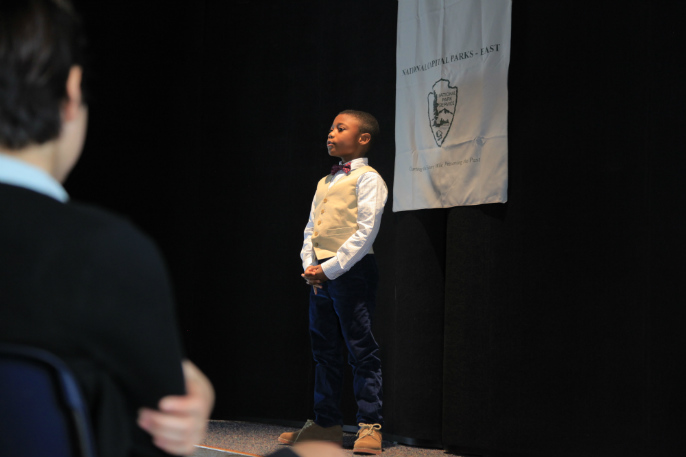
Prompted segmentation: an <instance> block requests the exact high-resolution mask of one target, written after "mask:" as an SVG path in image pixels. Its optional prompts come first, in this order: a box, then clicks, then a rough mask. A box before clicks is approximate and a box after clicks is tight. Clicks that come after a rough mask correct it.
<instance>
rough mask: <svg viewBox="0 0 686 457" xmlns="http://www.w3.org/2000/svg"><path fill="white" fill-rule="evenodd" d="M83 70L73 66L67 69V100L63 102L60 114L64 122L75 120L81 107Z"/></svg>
mask: <svg viewBox="0 0 686 457" xmlns="http://www.w3.org/2000/svg"><path fill="white" fill-rule="evenodd" d="M82 73H83V70H82V69H81V67H80V66H78V65H74V66H72V67H71V69H69V76H68V77H67V98H66V100H65V101H64V105H63V108H62V113H63V116H64V122H69V121H71V120H73V119H75V118H76V117H77V115H78V112H79V108H80V107H81V102H82V98H81V77H82Z"/></svg>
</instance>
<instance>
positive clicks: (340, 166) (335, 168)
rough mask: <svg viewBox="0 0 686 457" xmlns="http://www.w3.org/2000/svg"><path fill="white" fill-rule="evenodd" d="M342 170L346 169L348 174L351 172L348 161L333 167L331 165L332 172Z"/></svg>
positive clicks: (333, 173)
mask: <svg viewBox="0 0 686 457" xmlns="http://www.w3.org/2000/svg"><path fill="white" fill-rule="evenodd" d="M340 170H343V171H345V174H346V175H347V174H348V173H350V164H349V163H346V164H345V165H334V166H333V167H331V174H332V175H335V174H336V173H338V172H339V171H340Z"/></svg>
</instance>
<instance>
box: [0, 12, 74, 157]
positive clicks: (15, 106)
mask: <svg viewBox="0 0 686 457" xmlns="http://www.w3.org/2000/svg"><path fill="white" fill-rule="evenodd" d="M83 45H84V38H83V34H82V29H81V23H80V20H79V18H78V17H77V15H76V13H75V12H74V9H73V7H72V5H71V3H70V2H69V1H68V0H1V1H0V146H2V147H5V148H9V149H10V150H16V149H21V148H23V147H25V146H27V145H29V144H31V143H36V144H41V143H44V142H46V141H49V140H52V139H54V138H56V137H57V136H59V133H60V129H61V126H62V120H61V116H60V106H61V104H62V102H63V101H64V100H65V99H66V97H67V93H66V83H67V78H68V76H69V70H70V69H71V67H72V66H74V65H81V66H83Z"/></svg>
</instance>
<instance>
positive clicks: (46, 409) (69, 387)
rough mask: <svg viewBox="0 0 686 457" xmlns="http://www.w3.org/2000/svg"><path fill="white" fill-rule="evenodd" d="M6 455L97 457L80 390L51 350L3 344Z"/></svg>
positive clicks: (1, 406) (0, 410)
mask: <svg viewBox="0 0 686 457" xmlns="http://www.w3.org/2000/svg"><path fill="white" fill-rule="evenodd" d="M0 454H1V455H3V456H11V457H14V456H17V457H46V456H50V457H95V445H94V441H93V434H92V432H91V426H90V421H89V419H88V409H87V407H86V404H85V402H84V400H83V397H82V395H81V391H80V388H79V386H78V384H77V382H76V379H75V378H74V375H73V374H72V373H71V371H70V370H69V368H68V367H67V366H66V365H65V364H64V362H62V361H61V360H60V359H59V358H58V357H56V356H55V355H53V354H51V353H50V352H48V351H45V350H42V349H38V348H34V347H29V346H25V345H18V344H8V343H0Z"/></svg>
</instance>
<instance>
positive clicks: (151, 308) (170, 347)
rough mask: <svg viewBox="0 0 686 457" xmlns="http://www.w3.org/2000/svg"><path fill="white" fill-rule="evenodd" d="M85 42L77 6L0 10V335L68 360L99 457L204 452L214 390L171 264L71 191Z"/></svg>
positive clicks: (83, 112) (18, 1) (5, 4)
mask: <svg viewBox="0 0 686 457" xmlns="http://www.w3.org/2000/svg"><path fill="white" fill-rule="evenodd" d="M81 43H82V37H81V33H80V25H79V21H78V18H77V16H76V15H75V13H74V11H73V9H72V7H71V5H70V4H69V2H68V1H67V0H3V1H2V2H0V291H1V292H0V339H1V340H2V341H4V342H11V343H21V344H27V345H31V346H35V347H39V348H43V349H46V350H48V351H50V352H52V353H53V354H55V355H57V356H58V357H60V358H61V359H62V360H64V362H66V363H67V365H68V366H69V367H70V368H71V370H72V371H73V372H74V374H75V375H76V377H77V379H78V381H79V384H80V387H81V390H82V393H83V394H84V397H85V400H86V403H87V404H88V407H89V412H90V419H91V423H92V428H93V432H94V434H95V441H96V447H97V454H98V455H99V456H100V457H108V456H109V457H131V456H154V455H167V453H171V454H176V455H185V454H191V453H193V451H194V444H196V443H199V442H201V441H202V439H203V436H204V433H205V430H206V426H207V420H208V418H209V414H210V411H211V409H212V406H213V403H214V391H213V389H212V385H211V384H210V382H209V380H208V379H207V378H206V377H205V376H204V375H203V373H202V372H201V371H200V370H199V369H198V368H197V367H196V366H195V365H194V364H193V363H192V362H190V361H188V360H183V356H182V352H181V345H180V340H179V336H178V331H177V324H176V321H175V315H174V308H173V301H172V293H171V287H170V283H169V280H168V277H167V273H166V271H165V267H164V264H163V261H162V258H161V256H160V254H159V252H158V251H157V248H156V247H155V245H154V244H153V242H152V241H151V240H149V239H148V238H147V237H146V236H145V235H143V234H142V233H141V232H140V231H139V230H138V229H136V228H135V227H133V226H132V225H131V224H130V223H129V222H127V221H126V220H124V219H122V218H120V217H118V216H115V215H112V214H110V213H108V212H105V211H103V210H100V209H98V208H95V207H91V206H86V205H80V204H77V203H74V202H72V201H70V199H69V196H68V195H67V193H66V192H65V190H64V188H63V187H62V186H61V184H60V183H61V182H63V181H64V180H65V179H66V178H67V175H68V174H69V171H70V170H71V169H72V167H73V166H74V164H75V163H76V161H77V159H78V157H79V155H80V153H81V149H82V146H83V142H84V138H85V135H86V124H87V117H88V110H87V107H86V104H85V103H84V97H83V91H82V76H83V61H82V46H81ZM36 439H40V437H39V436H38V437H36Z"/></svg>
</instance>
